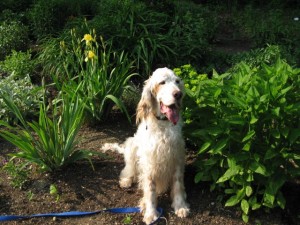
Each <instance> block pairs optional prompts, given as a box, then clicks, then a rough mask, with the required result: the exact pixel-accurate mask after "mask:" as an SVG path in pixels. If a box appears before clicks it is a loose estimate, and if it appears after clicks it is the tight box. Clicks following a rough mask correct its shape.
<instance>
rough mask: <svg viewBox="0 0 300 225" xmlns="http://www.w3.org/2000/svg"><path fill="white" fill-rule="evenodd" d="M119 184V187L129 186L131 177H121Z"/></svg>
mask: <svg viewBox="0 0 300 225" xmlns="http://www.w3.org/2000/svg"><path fill="white" fill-rule="evenodd" d="M119 184H120V187H121V188H130V187H131V185H132V178H121V179H120V181H119Z"/></svg>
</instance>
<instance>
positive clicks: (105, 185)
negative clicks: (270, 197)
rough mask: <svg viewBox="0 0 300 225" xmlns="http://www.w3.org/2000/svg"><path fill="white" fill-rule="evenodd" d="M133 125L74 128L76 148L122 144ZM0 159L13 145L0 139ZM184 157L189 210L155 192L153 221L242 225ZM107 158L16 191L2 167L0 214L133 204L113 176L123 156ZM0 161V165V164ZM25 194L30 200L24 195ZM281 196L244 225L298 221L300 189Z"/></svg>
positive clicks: (136, 195) (110, 218)
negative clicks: (157, 213) (53, 190)
mask: <svg viewBox="0 0 300 225" xmlns="http://www.w3.org/2000/svg"><path fill="white" fill-rule="evenodd" d="M134 132H135V126H134V125H131V124H129V123H128V121H126V120H124V119H120V118H117V119H111V120H110V121H109V122H106V123H102V124H101V125H99V126H97V127H91V126H85V127H83V128H82V130H81V132H80V137H79V138H81V142H80V146H79V147H81V148H85V149H89V150H94V151H100V146H101V145H102V144H103V143H105V142H115V141H116V142H122V141H124V140H125V139H126V137H128V136H131V135H133V133H134ZM0 149H1V151H0V160H1V161H0V162H2V165H3V163H5V160H8V158H9V157H8V156H7V154H8V153H9V152H12V151H15V150H16V149H15V148H14V147H13V146H12V145H10V144H9V143H7V142H5V141H4V140H3V139H0ZM187 153H188V154H187V158H186V173H185V186H186V191H187V196H188V197H187V198H188V202H189V204H190V208H191V214H190V215H189V217H188V218H184V219H180V218H177V217H176V215H175V214H174V212H173V210H172V208H171V202H170V198H169V195H168V194H164V195H162V196H159V199H158V205H159V206H160V207H162V208H163V210H164V213H163V216H164V218H162V219H161V220H159V222H158V224H161V225H165V224H170V225H171V224H176V225H177V224H182V225H183V224H191V225H192V224H193V225H196V224H206V225H207V224H226V225H242V224H244V223H243V221H242V219H241V213H240V211H239V210H238V208H233V207H230V208H227V207H224V201H225V200H224V199H223V200H221V199H220V198H218V193H217V192H210V190H209V185H208V184H207V183H199V184H195V183H194V175H195V168H194V167H193V162H194V160H195V154H194V151H193V149H188V151H187ZM107 156H108V157H100V156H99V157H98V156H97V157H94V158H93V159H92V162H93V166H94V170H93V169H92V167H91V165H90V163H89V162H87V161H80V162H77V163H75V164H73V165H71V166H68V167H67V168H64V169H63V170H61V171H57V172H55V173H52V174H48V173H42V174H41V173H36V174H34V175H33V176H31V177H30V178H29V179H28V180H27V182H26V183H25V184H24V185H23V187H22V188H21V189H18V188H13V187H12V186H11V177H10V176H9V174H7V172H5V171H4V170H1V171H0V176H1V180H0V190H1V191H0V214H1V215H12V214H14V215H31V214H37V213H47V212H64V211H96V210H101V209H104V208H115V207H133V206H137V205H138V202H139V199H140V198H141V197H142V192H141V191H140V190H138V189H137V187H136V186H133V187H131V188H129V189H126V190H124V189H121V188H120V187H119V185H118V176H119V173H120V171H121V169H122V168H123V166H124V162H123V157H122V155H119V154H117V153H112V152H109V153H107ZM2 165H1V166H2ZM52 184H54V185H55V186H56V187H57V189H58V193H59V200H56V198H55V196H53V195H51V194H50V192H49V187H50V185H52ZM29 193H30V194H31V197H32V198H29ZM284 193H285V194H286V198H287V206H286V209H285V210H280V209H273V210H271V211H270V212H264V211H262V210H261V211H259V212H256V213H252V214H251V217H250V222H249V224H251V225H252V224H253V225H254V224H264V225H266V224H267V225H268V224H269V225H285V224H297V223H298V224H300V218H299V216H300V209H299V202H300V188H299V186H297V185H296V184H295V185H288V186H287V187H285V189H284ZM126 218H127V219H128V220H129V221H130V224H143V222H142V215H141V214H140V213H134V214H127V215H126V214H112V213H107V212H106V213H100V214H97V215H93V216H85V217H72V218H63V219H62V218H33V219H27V220H22V221H12V222H5V223H4V224H55V225H56V224H63V225H66V224H68V225H69V224H85V225H88V224H125V220H126Z"/></svg>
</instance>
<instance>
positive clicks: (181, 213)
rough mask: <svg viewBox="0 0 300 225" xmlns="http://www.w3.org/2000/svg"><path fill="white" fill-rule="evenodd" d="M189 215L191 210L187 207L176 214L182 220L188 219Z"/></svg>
mask: <svg viewBox="0 0 300 225" xmlns="http://www.w3.org/2000/svg"><path fill="white" fill-rule="evenodd" d="M189 213H190V209H189V208H187V207H185V208H180V209H177V210H176V211H175V214H176V215H177V216H178V217H180V218H183V217H187V216H188V215H189Z"/></svg>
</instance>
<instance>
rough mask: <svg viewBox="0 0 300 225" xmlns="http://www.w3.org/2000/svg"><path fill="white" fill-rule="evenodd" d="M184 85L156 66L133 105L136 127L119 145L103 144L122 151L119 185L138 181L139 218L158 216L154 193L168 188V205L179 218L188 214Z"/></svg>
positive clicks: (148, 221)
mask: <svg viewBox="0 0 300 225" xmlns="http://www.w3.org/2000/svg"><path fill="white" fill-rule="evenodd" d="M183 94H184V85H183V82H182V80H181V79H180V78H178V77H177V76H176V75H175V74H174V73H173V71H172V70H170V69H168V68H159V69H157V70H156V71H154V73H153V74H152V76H151V77H150V78H149V79H148V80H147V81H146V82H145V86H144V89H143V92H142V96H141V100H140V102H139V104H138V107H137V115H136V122H137V124H138V129H137V132H136V134H135V135H134V137H130V138H128V139H127V140H126V141H125V143H124V144H123V145H118V144H116V143H114V144H109V143H106V144H105V145H104V146H103V147H102V149H103V150H105V151H106V150H109V149H111V150H117V151H119V152H120V153H123V154H124V159H125V163H126V165H125V168H124V169H123V170H122V172H121V175H120V186H121V187H123V188H128V187H130V186H131V185H132V183H133V182H136V181H137V182H138V184H139V188H141V189H142V190H143V193H144V196H143V198H142V199H141V202H140V208H141V211H142V212H143V213H144V219H143V221H144V222H145V223H146V224H150V223H151V222H152V221H154V220H156V219H157V217H158V212H157V211H156V206H157V195H158V194H161V193H163V192H165V191H167V190H168V189H169V188H171V197H172V207H173V208H174V210H175V213H176V215H177V216H179V217H186V216H187V215H188V214H189V207H188V204H187V202H186V193H185V188H184V183H183V182H184V181H183V178H184V164H185V144H184V140H183V137H182V131H181V129H182V119H181V115H180V107H181V103H182V98H183Z"/></svg>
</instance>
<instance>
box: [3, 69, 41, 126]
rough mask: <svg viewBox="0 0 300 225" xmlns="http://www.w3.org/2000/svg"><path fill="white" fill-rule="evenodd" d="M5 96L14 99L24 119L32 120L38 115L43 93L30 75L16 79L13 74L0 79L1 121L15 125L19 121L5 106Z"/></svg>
mask: <svg viewBox="0 0 300 225" xmlns="http://www.w3.org/2000/svg"><path fill="white" fill-rule="evenodd" d="M3 94H6V95H9V96H10V97H11V98H12V100H13V101H14V104H15V105H16V106H17V107H18V109H19V110H20V112H21V114H22V116H23V117H24V118H26V119H30V118H33V117H35V116H37V115H38V111H39V106H40V102H41V99H42V97H43V92H42V91H41V88H40V87H37V86H35V85H33V84H32V82H31V80H30V78H29V76H28V75H26V76H25V77H24V78H21V79H16V78H15V75H14V73H13V74H11V75H9V76H7V77H5V78H2V79H0V120H4V121H6V122H8V123H10V124H14V123H16V122H17V120H18V119H17V117H16V115H15V114H13V113H12V112H11V111H10V110H9V107H8V106H7V105H6V104H5V101H4V99H3V98H2V95H3Z"/></svg>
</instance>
